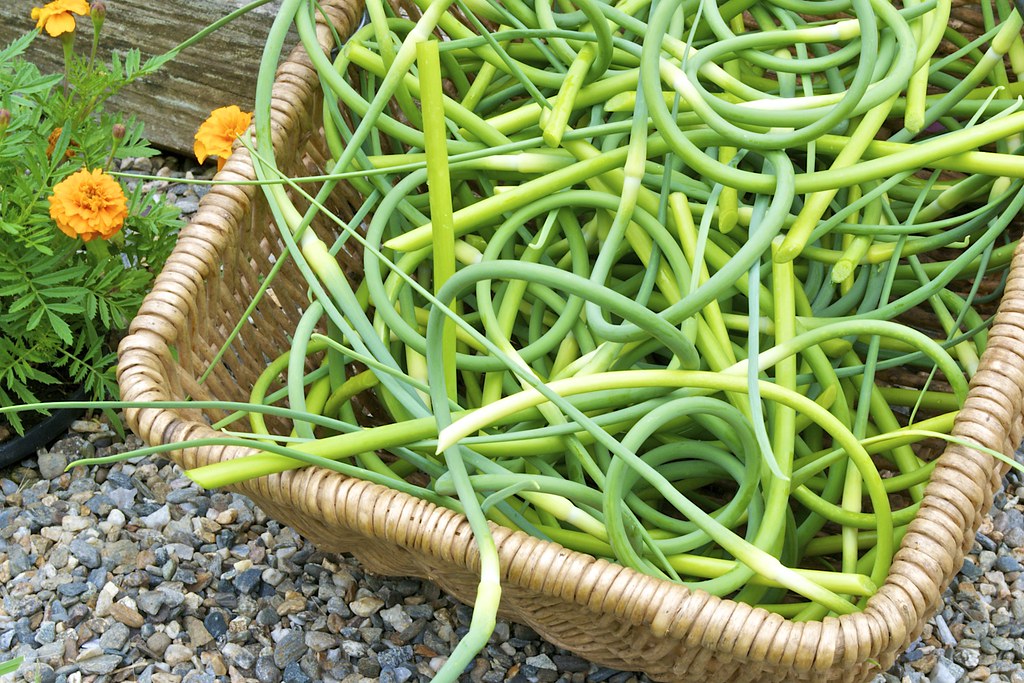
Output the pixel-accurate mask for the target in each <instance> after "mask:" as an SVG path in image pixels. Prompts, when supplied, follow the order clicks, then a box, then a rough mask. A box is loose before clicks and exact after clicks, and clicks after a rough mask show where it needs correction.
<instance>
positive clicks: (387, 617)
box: [380, 605, 412, 631]
mask: <svg viewBox="0 0 1024 683" xmlns="http://www.w3.org/2000/svg"><path fill="white" fill-rule="evenodd" d="M380 618H381V619H383V620H384V623H385V624H387V625H388V626H390V627H391V628H392V629H393V630H395V631H404V630H405V629H407V628H409V627H410V626H411V625H412V617H410V616H409V615H408V614H407V613H406V611H405V608H404V607H402V605H395V606H394V607H389V608H388V609H385V610H381V611H380Z"/></svg>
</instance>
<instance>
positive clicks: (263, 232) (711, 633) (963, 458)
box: [118, 0, 1024, 683]
mask: <svg viewBox="0 0 1024 683" xmlns="http://www.w3.org/2000/svg"><path fill="white" fill-rule="evenodd" d="M323 4H324V5H325V7H326V9H327V12H328V13H329V14H330V16H331V19H332V21H334V22H335V23H336V25H337V27H338V28H339V30H340V32H341V33H342V34H343V35H344V33H345V31H346V30H347V29H349V28H351V27H352V26H354V25H355V22H356V21H357V20H358V14H359V12H358V11H357V9H356V6H355V0H353V1H352V2H351V3H349V2H346V0H330V1H328V2H324V3H323ZM321 38H322V41H323V43H324V45H325V46H326V45H329V41H330V32H329V31H327V30H326V29H325V28H324V27H321ZM274 95H275V99H274V105H273V112H274V124H275V125H274V129H275V136H276V137H275V147H276V152H277V155H278V161H279V164H280V166H281V168H283V169H284V170H285V171H287V172H289V173H290V174H292V175H303V174H305V175H309V174H313V173H316V172H318V171H319V170H320V167H321V166H322V160H323V159H324V158H325V154H326V153H325V150H324V149H323V140H322V139H321V138H322V136H321V135H320V134H319V126H318V122H317V116H318V114H317V112H319V111H320V107H319V98H320V93H319V82H318V80H317V77H316V74H315V72H314V71H313V69H312V67H311V66H310V63H309V60H308V58H307V56H306V55H305V54H304V53H303V52H302V51H301V50H297V51H296V52H295V53H293V54H292V55H291V57H290V58H289V59H288V60H287V62H285V63H284V64H283V65H282V66H281V67H280V69H279V72H278V76H277V82H276V84H275V87H274ZM252 177H254V175H253V169H252V165H251V163H250V160H249V157H248V154H247V152H246V151H245V150H244V149H242V148H238V149H236V151H235V153H234V154H233V156H232V157H231V158H230V159H229V161H228V162H227V164H226V166H225V168H224V169H223V171H222V172H221V173H220V175H219V179H220V180H222V181H232V180H246V179H250V178H252ZM354 200H355V197H351V198H347V197H346V196H345V195H344V194H342V193H337V192H336V193H335V197H334V198H333V201H334V202H335V205H334V206H333V209H334V210H335V211H337V212H339V213H341V214H342V215H345V214H346V212H347V213H348V214H349V215H351V202H352V201H354ZM317 229H322V230H328V229H329V228H328V227H327V226H317ZM281 250H282V245H281V242H280V239H279V236H278V232H277V229H276V228H275V227H274V226H273V224H272V221H271V218H270V213H269V211H268V208H267V206H266V204H265V201H264V200H263V197H262V194H261V193H260V191H259V190H258V189H256V188H255V187H254V186H252V185H249V186H238V187H231V186H226V185H220V186H217V187H216V188H215V189H214V190H212V191H211V192H210V193H209V194H207V195H206V196H205V197H204V198H203V201H202V203H201V205H200V209H199V212H198V214H197V215H196V217H195V218H194V219H193V221H192V223H191V224H190V225H188V226H187V227H186V228H185V229H183V231H182V233H181V235H180V238H179V241H178V244H177V247H176V249H175V250H174V253H173V255H172V256H171V257H170V259H169V260H168V262H167V264H166V266H165V267H164V269H163V272H162V273H161V274H160V276H159V277H158V279H157V280H156V284H155V286H154V290H153V291H152V293H150V294H149V296H148V297H147V298H146V300H145V303H144V304H143V306H142V309H141V311H140V312H139V314H138V316H137V317H136V318H135V320H134V321H133V323H132V326H131V333H130V335H129V336H128V337H126V338H125V339H124V340H123V342H122V344H121V347H120V364H119V367H118V373H119V381H120V386H121V391H122V395H123V398H124V399H125V400H129V401H158V400H181V399H183V398H185V397H191V398H194V399H208V398H213V399H220V400H245V398H246V397H247V396H248V393H249V388H250V387H251V386H252V384H253V382H254V380H255V379H256V377H257V376H258V375H259V373H260V372H261V371H262V370H263V369H264V368H265V367H266V363H267V361H268V360H269V359H270V358H273V357H275V356H277V355H278V354H279V353H280V351H281V350H282V349H284V348H287V346H288V345H289V342H288V338H287V333H288V332H287V331H288V330H290V329H293V327H294V323H295V321H297V320H298V317H299V315H300V314H301V311H302V308H301V304H302V302H304V301H306V292H305V285H304V283H303V280H302V278H301V277H300V276H299V275H298V273H297V272H295V271H294V270H291V271H288V270H285V271H284V272H282V273H281V275H280V276H279V277H278V278H277V279H276V280H275V284H274V290H273V295H272V296H268V297H264V299H263V300H262V301H261V303H260V305H259V306H258V307H257V308H256V309H255V310H254V311H253V312H251V313H250V315H249V318H250V321H251V324H249V325H247V326H245V327H244V329H243V330H242V331H241V334H240V335H239V336H238V337H237V339H235V340H234V342H233V343H232V344H231V346H230V347H229V351H228V353H227V354H226V355H225V357H224V358H223V359H222V361H221V362H220V363H219V364H217V366H216V367H215V369H214V370H213V371H212V374H210V376H209V377H208V378H207V379H206V380H205V381H204V382H199V381H198V380H199V378H200V376H201V375H202V373H203V372H204V371H205V370H206V368H207V365H208V364H209V363H210V362H211V360H212V359H213V357H214V355H215V354H216V352H217V350H218V349H219V348H220V346H221V344H222V343H223V341H224V340H225V339H226V337H227V336H228V335H229V334H230V332H231V330H232V329H233V328H234V326H235V325H236V323H237V321H238V320H239V319H240V318H241V317H242V316H243V315H244V311H245V309H246V306H247V305H248V303H249V301H250V296H251V294H252V293H253V292H254V291H255V290H256V288H257V287H258V286H259V283H260V281H261V278H262V276H263V275H264V274H265V273H266V271H267V270H269V269H270V267H271V264H272V262H273V260H274V259H273V255H274V254H279V253H280V252H281ZM289 287H290V288H291V289H289ZM1022 391H1024V251H1022V250H1021V249H1018V250H1017V254H1016V257H1015V259H1014V261H1013V271H1012V273H1011V274H1010V277H1009V280H1008V281H1007V284H1006V294H1005V296H1004V298H1003V301H1002V303H1001V305H1000V307H999V313H998V315H997V318H996V322H995V325H994V326H993V327H992V329H991V333H990V336H989V343H988V348H987V350H986V351H985V354H984V356H983V358H982V363H981V367H980V369H979V371H978V372H977V374H976V375H975V376H974V379H973V382H972V386H971V392H970V395H969V397H968V399H967V402H966V405H965V406H964V409H963V411H962V412H961V413H960V415H959V417H958V419H957V422H956V427H955V433H956V434H957V435H958V436H960V437H964V438H967V439H973V440H976V441H977V442H979V443H981V444H984V445H985V446H988V447H990V448H994V449H998V450H1000V451H1002V452H1004V453H1007V454H1009V453H1012V452H1013V451H1014V449H1015V448H1016V446H1017V445H1018V444H1019V443H1020V441H1021V436H1022V432H1024V419H1022V405H1024V396H1022ZM127 416H128V421H129V423H130V425H131V426H132V428H133V429H134V430H135V431H136V433H138V434H139V435H140V436H141V437H142V438H143V439H144V440H145V441H146V442H147V443H149V444H158V443H168V442H173V441H181V440H185V439H190V438H200V437H204V436H211V435H212V433H211V430H210V428H209V427H208V426H207V425H208V416H204V415H203V414H202V413H201V412H200V411H198V410H192V411H188V410H165V409H159V408H144V409H135V410H129V411H127ZM248 452H249V451H247V450H245V449H241V448H230V447H204V448H196V449H189V450H185V451H183V452H178V453H175V454H174V458H175V460H176V461H177V462H178V463H179V464H180V465H181V466H182V467H185V468H191V467H197V466H200V465H206V464H209V463H213V462H217V461H220V460H224V459H229V458H236V457H240V456H243V455H247V454H248ZM1003 473H1004V465H1002V464H1001V463H999V462H998V461H996V460H994V459H992V458H990V457H988V456H986V455H982V454H980V453H978V452H976V451H973V450H969V449H966V448H961V447H951V448H948V449H947V450H946V451H945V453H944V454H943V455H942V457H941V460H940V462H939V463H938V466H937V468H936V469H935V472H934V474H933V476H932V480H931V483H930V484H929V485H928V488H927V492H926V495H925V498H924V500H923V503H922V504H921V508H920V513H919V515H918V517H917V518H916V519H915V521H914V522H913V524H912V525H911V527H910V531H909V533H907V534H906V537H905V538H904V540H903V543H902V546H901V548H900V550H899V552H898V553H897V554H896V557H895V561H894V563H893V565H892V569H891V572H890V574H889V576H888V578H887V580H886V581H885V583H884V585H883V586H882V587H881V588H880V589H879V591H878V593H877V594H876V595H875V596H874V597H873V598H871V600H870V601H869V602H868V605H867V608H866V609H865V610H864V611H863V612H862V613H859V614H854V615H850V616H844V617H841V618H828V619H825V620H824V621H817V622H805V623H796V622H792V621H788V620H786V619H784V618H782V617H780V616H777V615H774V614H770V613H768V612H766V611H764V610H761V609H755V608H753V607H750V606H748V605H745V604H739V603H736V602H733V601H730V600H722V599H719V598H716V597H711V596H709V595H707V594H705V593H701V592H691V591H689V590H687V589H686V588H684V587H682V586H680V585H676V584H672V583H669V582H665V581H661V580H658V579H654V578H650V577H647V576H644V575H641V574H639V573H636V572H634V571H631V570H629V569H625V568H623V567H620V566H618V565H615V564H612V563H609V562H607V561H604V560H599V559H595V558H593V557H591V556H588V555H585V554H581V553H576V552H571V551H568V550H566V549H564V548H562V547H560V546H558V545H556V544H553V543H548V542H543V541H539V540H537V539H534V538H532V537H529V536H526V535H524V534H522V533H519V532H512V531H509V530H507V529H503V528H498V527H495V528H494V536H495V538H496V541H497V545H498V549H499V553H500V558H501V566H502V579H503V585H504V592H503V596H502V613H503V614H504V615H505V616H507V617H508V618H510V619H512V620H515V621H519V622H522V623H525V624H528V625H530V626H531V627H533V628H534V629H535V630H536V631H537V632H539V633H540V634H542V635H543V636H544V637H545V638H546V639H548V640H549V641H551V642H552V643H555V644H557V645H559V646H562V647H565V648H567V649H569V650H572V651H573V652H576V653H577V654H579V655H581V656H583V657H586V658H588V659H590V660H593V661H595V662H599V663H601V664H604V665H607V666H612V667H617V668H620V669H625V670H642V671H645V672H646V673H647V674H649V675H650V676H651V677H652V678H654V679H656V680H662V681H685V680H700V681H703V682H705V683H712V682H715V681H752V680H763V681H782V680H788V681H809V682H810V681H813V682H815V683H817V682H821V681H863V680H867V679H869V678H870V677H871V676H872V675H873V674H874V673H876V672H878V671H879V670H885V669H886V668H888V667H889V666H890V665H891V664H892V662H893V661H894V659H895V658H896V656H897V654H898V653H899V652H901V651H902V650H903V649H904V648H906V647H907V645H908V644H909V643H910V642H911V640H913V639H914V638H916V637H917V636H918V634H920V632H921V630H922V628H923V626H924V624H925V622H926V620H927V619H928V618H929V617H930V616H931V615H932V614H933V613H935V611H936V610H937V609H938V608H939V607H940V606H941V604H942V597H941V596H942V591H943V589H944V588H945V586H946V585H947V584H948V583H949V582H950V580H951V579H952V578H953V576H954V575H955V574H956V572H957V571H958V570H959V569H960V567H961V563H962V560H963V556H964V553H965V552H966V551H967V550H968V549H969V548H970V547H971V544H972V543H973V541H974V534H975V531H976V530H977V528H978V526H979V524H980V523H981V521H982V517H983V515H984V513H985V512H986V511H987V510H988V509H989V507H990V505H991V503H992V496H993V494H994V492H995V491H997V490H998V489H999V486H1000V479H1001V476H1002V474H1003ZM235 489H236V490H238V491H240V492H242V493H244V494H245V495H247V496H249V497H251V498H252V499H253V500H254V501H256V502H257V503H258V504H259V505H260V506H261V507H263V508H264V509H265V510H266V511H267V512H268V513H269V514H271V515H273V516H275V517H276V518H278V519H280V520H281V521H283V522H286V523H288V524H291V525H293V526H294V527H295V528H296V529H297V530H299V531H300V532H301V533H302V534H303V535H305V536H306V537H307V538H309V539H311V540H312V541H313V542H314V543H316V544H317V545H318V546H320V547H321V548H323V549H324V550H329V551H346V552H351V553H353V554H354V555H355V556H356V557H357V558H358V559H359V560H360V561H361V562H362V563H363V564H364V565H365V566H366V567H367V568H368V569H370V570H371V571H374V572H378V573H382V574H390V575H415V576H419V577H425V578H429V579H431V580H433V581H435V582H437V583H438V584H439V585H440V586H441V587H443V588H444V590H446V591H448V592H449V593H451V594H452V595H454V596H456V597H457V598H459V599H460V600H463V601H466V602H471V601H472V598H473V595H474V593H475V590H476V585H477V571H478V556H477V551H476V547H475V545H474V541H473V539H472V536H471V534H470V530H469V525H468V523H467V522H466V520H465V518H464V517H462V516H461V515H458V514H456V513H454V512H452V511H450V510H446V509H442V508H438V507H435V506H433V505H431V504H428V503H426V502H423V501H421V500H418V499H415V498H412V497H409V496H407V495H405V494H402V493H397V492H395V491H393V490H390V489H387V488H383V487H380V486H377V485H373V484H369V483H367V482H364V481H359V480H355V479H349V478H346V477H344V476H342V475H340V474H337V473H334V472H330V471H327V470H323V469H318V468H312V467H310V468H305V469H302V470H298V471H292V472H287V473H284V474H280V475H274V476H269V477H264V478H262V479H259V480H256V481H251V482H247V483H245V484H241V485H238V486H237V487H235Z"/></svg>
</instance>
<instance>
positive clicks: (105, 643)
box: [100, 621, 131, 650]
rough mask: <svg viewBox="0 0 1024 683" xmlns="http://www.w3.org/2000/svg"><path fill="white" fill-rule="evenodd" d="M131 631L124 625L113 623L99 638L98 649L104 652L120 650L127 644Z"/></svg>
mask: <svg viewBox="0 0 1024 683" xmlns="http://www.w3.org/2000/svg"><path fill="white" fill-rule="evenodd" d="M130 635H131V631H130V630H129V628H128V627H127V626H125V625H124V624H121V623H118V622H116V621H115V622H114V623H113V624H111V625H110V626H109V627H107V630H106V631H104V632H103V635H102V636H100V647H102V648H104V649H106V650H120V649H121V648H122V647H124V646H125V643H127V642H128V638H129V636H130Z"/></svg>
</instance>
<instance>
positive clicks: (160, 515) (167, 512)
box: [141, 505, 171, 531]
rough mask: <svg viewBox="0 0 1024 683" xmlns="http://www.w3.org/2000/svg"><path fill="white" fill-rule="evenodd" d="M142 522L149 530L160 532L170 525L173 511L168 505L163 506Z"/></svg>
mask: <svg viewBox="0 0 1024 683" xmlns="http://www.w3.org/2000/svg"><path fill="white" fill-rule="evenodd" d="M141 521H142V523H143V524H145V525H146V527H147V528H149V529H153V530H155V531H160V530H161V529H163V528H164V527H165V526H167V525H168V524H169V523H170V521H171V509H170V507H168V506H167V505H163V506H161V507H160V508H158V509H157V510H156V511H155V512H153V513H152V514H149V515H146V516H145V517H143V518H142V519H141Z"/></svg>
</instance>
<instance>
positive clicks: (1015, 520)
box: [992, 508, 1024, 534]
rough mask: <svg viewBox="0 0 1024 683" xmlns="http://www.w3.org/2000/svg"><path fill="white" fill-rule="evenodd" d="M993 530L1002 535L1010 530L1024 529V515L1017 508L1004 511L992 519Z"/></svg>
mask: <svg viewBox="0 0 1024 683" xmlns="http://www.w3.org/2000/svg"><path fill="white" fill-rule="evenodd" d="M992 528H994V529H995V530H996V531H998V532H999V533H1001V534H1006V532H1007V531H1009V530H1010V529H1024V513H1021V511H1020V510H1018V509H1016V508H1010V509H1009V510H1003V511H1002V512H999V513H997V514H996V515H995V516H994V517H993V518H992Z"/></svg>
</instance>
